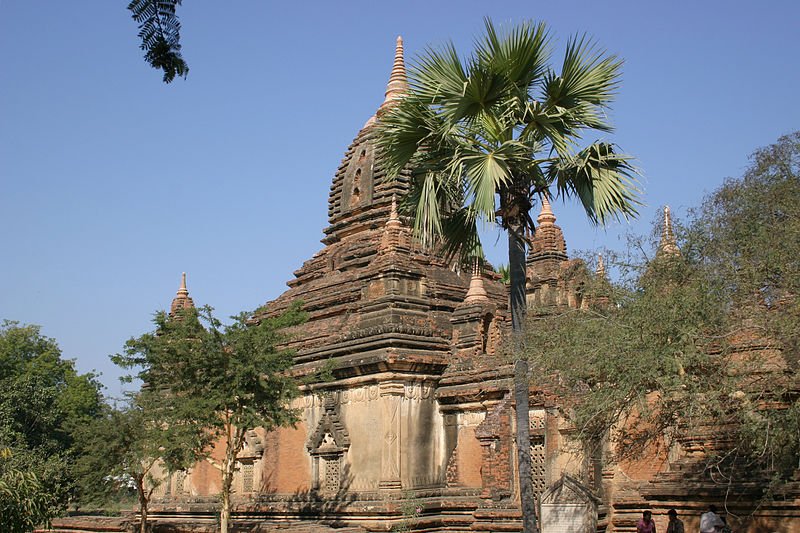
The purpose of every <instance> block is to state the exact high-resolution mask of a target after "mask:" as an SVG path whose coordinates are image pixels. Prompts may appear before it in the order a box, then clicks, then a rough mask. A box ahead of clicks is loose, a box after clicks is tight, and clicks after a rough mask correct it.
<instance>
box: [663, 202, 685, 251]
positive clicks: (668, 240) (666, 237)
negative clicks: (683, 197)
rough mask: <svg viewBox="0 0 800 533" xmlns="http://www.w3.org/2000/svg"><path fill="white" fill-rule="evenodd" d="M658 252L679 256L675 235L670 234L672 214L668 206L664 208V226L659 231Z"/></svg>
mask: <svg viewBox="0 0 800 533" xmlns="http://www.w3.org/2000/svg"><path fill="white" fill-rule="evenodd" d="M658 252H659V253H662V254H668V255H680V253H681V251H680V249H679V248H678V243H677V241H676V240H675V234H674V233H673V232H672V214H671V213H670V210H669V206H668V205H667V206H664V226H663V228H662V229H661V242H659V243H658Z"/></svg>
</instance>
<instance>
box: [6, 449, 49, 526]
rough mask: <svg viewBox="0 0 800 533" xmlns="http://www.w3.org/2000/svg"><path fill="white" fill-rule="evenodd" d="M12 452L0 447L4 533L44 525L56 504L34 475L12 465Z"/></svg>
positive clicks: (47, 522) (46, 524)
mask: <svg viewBox="0 0 800 533" xmlns="http://www.w3.org/2000/svg"><path fill="white" fill-rule="evenodd" d="M12 459H13V452H12V451H11V450H10V449H8V448H3V449H2V450H0V524H2V525H3V531H4V532H6V533H28V532H30V531H33V529H34V528H35V527H37V526H44V527H47V526H49V524H50V519H51V518H52V517H53V509H55V508H56V507H57V502H54V496H53V495H52V494H51V493H50V491H48V490H47V488H46V487H45V486H44V485H43V484H42V483H41V482H40V481H39V477H38V475H37V474H36V473H35V472H33V471H29V470H26V469H25V468H20V467H18V466H16V465H15V464H14V463H13V461H12Z"/></svg>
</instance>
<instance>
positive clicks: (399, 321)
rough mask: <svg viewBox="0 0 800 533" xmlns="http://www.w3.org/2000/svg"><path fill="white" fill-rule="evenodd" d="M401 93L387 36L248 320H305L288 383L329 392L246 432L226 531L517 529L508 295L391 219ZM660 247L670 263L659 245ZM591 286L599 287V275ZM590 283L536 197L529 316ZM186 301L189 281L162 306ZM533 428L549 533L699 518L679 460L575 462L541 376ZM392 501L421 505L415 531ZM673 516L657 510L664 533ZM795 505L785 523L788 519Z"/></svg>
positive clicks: (195, 472)
mask: <svg viewBox="0 0 800 533" xmlns="http://www.w3.org/2000/svg"><path fill="white" fill-rule="evenodd" d="M406 90H407V81H406V74H405V66H404V59H403V43H402V40H401V39H400V38H398V40H397V48H396V53H395V60H394V65H393V68H392V71H391V75H390V78H389V83H388V86H387V89H386V93H385V100H384V102H383V104H382V105H381V106H380V107H379V109H378V110H377V112H376V113H375V115H373V116H372V117H371V118H370V119H369V120H368V121H367V122H366V124H365V125H364V127H363V128H362V129H361V131H359V132H358V134H357V135H356V137H355V139H354V140H353V142H352V143H351V144H350V146H349V147H348V149H347V150H346V152H345V155H344V158H343V160H342V162H341V164H340V165H339V167H338V169H337V171H336V173H335V175H334V177H333V182H332V184H331V188H330V195H329V203H328V226H327V227H326V228H325V230H324V235H325V236H324V238H323V239H322V244H323V247H322V249H321V250H320V251H318V252H317V253H316V254H315V255H314V256H313V257H311V258H310V259H308V260H307V261H306V262H305V263H303V265H302V266H301V267H300V268H299V269H298V270H297V271H296V272H294V278H293V279H292V280H291V281H289V282H288V287H289V288H288V290H287V291H286V292H284V293H283V294H282V295H281V296H279V297H278V298H277V299H275V300H273V301H271V302H269V303H268V304H267V305H266V306H265V307H264V310H263V311H262V313H263V314H262V315H260V317H269V316H276V315H279V314H280V313H282V312H283V311H285V310H286V309H287V308H288V307H289V306H290V305H291V303H292V302H294V301H296V300H302V301H303V302H304V309H305V310H306V312H307V313H308V321H307V322H306V323H304V324H303V325H301V326H298V327H296V328H295V330H294V331H293V332H292V333H293V335H292V337H291V340H290V341H289V343H288V345H287V346H288V347H290V348H293V349H294V350H296V356H295V364H294V367H293V369H292V373H293V374H294V375H295V376H297V377H298V378H301V379H302V378H308V377H309V376H313V375H315V373H316V372H317V371H318V370H320V369H321V368H322V367H323V366H327V365H330V367H331V368H332V369H333V371H332V372H333V379H332V380H330V381H321V382H314V381H313V379H312V380H310V381H308V380H306V381H304V383H305V384H304V385H302V386H301V392H302V394H301V396H300V397H299V398H297V399H295V401H294V403H293V405H292V407H294V408H296V409H297V410H298V412H299V413H300V422H299V423H298V424H297V425H296V426H294V427H288V428H280V429H277V430H275V431H272V432H269V433H267V432H265V431H264V430H263V429H260V428H256V429H253V430H252V431H250V432H249V433H248V440H247V446H246V448H245V450H244V451H243V452H242V453H241V454H240V456H239V465H238V467H239V470H238V472H237V474H236V479H235V483H234V488H235V494H234V502H235V504H236V507H235V509H234V515H233V518H234V522H235V523H236V522H237V521H238V522H239V523H245V522H247V523H248V524H252V523H258V522H264V523H271V521H280V522H281V524H282V526H281V527H289V526H288V525H287V524H293V523H303V522H306V521H309V520H312V521H315V522H316V523H317V524H319V523H327V524H334V525H337V526H348V527H360V528H362V529H365V530H369V531H389V530H391V529H393V528H395V529H397V528H407V529H412V530H416V531H433V530H437V531H473V532H481V531H485V532H490V531H518V530H520V529H521V520H520V508H519V495H518V476H517V471H516V463H515V442H514V420H515V417H514V408H515V406H514V400H513V386H512V368H511V366H510V365H509V364H508V360H507V359H506V358H505V357H504V356H503V354H502V340H503V337H504V335H505V333H506V332H507V331H508V330H509V329H510V326H509V320H510V319H509V309H508V292H507V288H506V286H505V285H504V284H503V283H501V281H500V276H499V275H498V274H496V273H495V272H493V271H492V270H491V268H487V269H478V268H475V269H473V270H472V271H469V270H467V271H464V270H463V269H460V268H458V267H457V265H454V264H451V263H448V262H446V261H444V260H443V259H442V258H441V257H438V256H436V255H435V254H432V253H431V252H429V251H426V250H424V249H422V248H421V247H420V246H419V245H418V244H417V243H416V242H415V240H414V238H413V235H412V232H411V229H410V228H409V225H408V221H406V220H403V218H402V217H401V216H400V215H399V214H398V211H397V200H398V199H399V198H400V197H401V196H402V195H403V193H404V192H405V191H406V190H407V186H408V185H407V184H408V179H409V173H407V172H403V173H401V175H400V176H399V177H398V178H396V179H391V180H390V179H388V178H387V176H386V174H385V172H384V170H383V168H382V167H381V164H380V160H379V158H376V156H375V149H374V145H373V135H374V126H375V124H376V123H378V121H380V119H381V115H382V113H384V112H385V111H386V109H388V108H389V107H390V106H391V105H393V102H395V101H396V100H397V99H398V98H401V97H402V95H403V94H404V92H405V91H406ZM665 231H667V230H665ZM670 231H671V230H670ZM670 235H671V233H670ZM665 247H666V248H667V249H668V251H669V252H670V253H674V250H673V247H672V243H671V242H670V243H667V245H665ZM676 249H677V248H675V250H676ZM601 265H602V263H601ZM594 275H597V276H601V277H604V276H605V272H604V270H603V269H602V266H599V267H598V271H597V272H596V273H595V274H594ZM591 276H592V274H591V273H590V272H588V270H587V268H586V266H585V265H584V264H583V263H582V262H581V261H579V260H571V259H570V258H569V257H568V255H567V248H566V241H565V239H564V235H563V233H562V231H561V228H559V227H558V225H556V216H555V214H554V213H553V210H552V206H551V205H550V202H549V199H548V198H547V197H542V198H541V212H540V213H539V215H538V217H537V231H536V234H535V235H534V236H533V238H532V240H531V242H530V252H529V255H528V259H527V280H526V287H527V303H528V307H529V309H530V311H531V312H534V313H548V312H552V311H553V310H558V309H564V308H575V309H582V308H586V307H587V305H588V304H589V302H588V301H587V299H586V297H585V295H584V294H583V286H584V284H585V283H586V281H587V280H589V278H590V277H591ZM190 305H192V302H191V298H189V296H188V290H187V289H186V285H185V279H184V280H183V283H182V285H181V288H180V290H179V291H178V295H177V296H176V300H175V301H174V302H173V310H174V309H177V308H181V307H186V306H190ZM260 317H256V318H260ZM529 415H530V434H531V441H530V447H531V455H532V458H533V472H532V475H533V482H534V488H535V493H536V498H537V501H538V502H539V503H541V504H543V505H545V506H547V507H545V508H544V509H545V510H546V512H544V510H543V513H544V514H543V516H545V517H546V518H547V520H546V521H545V522H544V524H543V526H544V529H543V531H544V532H545V533H547V532H548V531H567V530H564V529H557V528H556V527H555V525H554V524H556V525H557V523H558V520H555V521H554V520H553V517H554V516H557V515H558V513H566V514H568V515H569V520H570V523H571V524H581V525H580V526H577V527H579V529H569V531H589V530H591V531H599V530H606V531H632V529H631V528H632V527H634V528H635V521H634V520H635V518H636V516H637V513H640V512H641V510H642V509H644V508H650V507H653V508H656V507H657V506H656V503H657V504H658V505H659V506H665V505H669V506H676V507H678V508H679V509H681V511H682V513H681V514H684V513H695V514H698V515H699V511H700V510H701V509H702V507H703V506H704V503H703V501H698V500H702V498H699V497H695V498H694V500H692V495H691V494H687V493H686V492H685V491H684V492H683V493H682V492H680V490H678V488H676V482H675V480H674V479H673V478H671V477H670V475H669V474H670V469H671V468H673V467H674V465H675V464H677V463H675V462H674V461H672V462H671V461H669V460H667V458H666V457H665V456H663V454H662V455H659V454H658V453H655V452H654V455H653V456H652V457H645V458H643V460H642V462H641V464H638V465H617V464H614V463H612V462H610V461H607V460H606V459H607V457H608V449H607V445H605V444H603V443H601V445H599V446H598V447H597V448H596V449H593V450H591V451H587V450H585V449H584V448H583V447H582V445H581V444H580V443H579V441H578V440H577V438H576V431H575V428H573V427H571V426H570V425H569V424H568V423H567V421H566V419H565V418H564V416H562V412H561V409H560V406H559V403H558V399H557V398H554V397H553V396H552V395H550V394H548V392H547V391H546V390H543V389H541V388H540V387H538V386H537V384H536V382H535V380H534V382H533V383H532V384H531V387H530V412H529ZM687 446H688V444H687ZM659 453H660V452H659ZM218 478H219V474H218V473H216V472H215V471H214V470H213V469H211V468H210V467H209V466H208V465H204V464H198V465H195V467H194V468H192V469H190V470H189V471H188V472H184V473H180V474H173V475H171V476H170V477H169V478H168V479H167V482H166V483H164V484H162V487H163V488H162V489H160V490H161V492H160V493H159V494H158V496H159V499H158V501H157V502H156V503H155V504H154V505H153V506H152V507H153V516H154V517H155V518H156V520H160V521H161V522H162V523H163V522H170V521H184V522H185V521H191V520H195V521H197V523H198V524H202V523H206V522H208V521H210V520H213V516H214V512H215V504H216V495H217V493H218V492H219V479H218ZM658 483H661V485H659V484H658ZM664 487H666V488H664ZM662 488H664V489H663V490H661V489H662ZM708 498H710V499H713V498H715V496H709V497H708ZM404 501H406V502H408V501H411V502H414V503H415V505H416V506H417V507H418V509H419V511H418V512H417V513H416V514H417V515H418V516H416V517H415V518H414V520H413V522H409V517H408V515H407V514H408V513H407V511H405V510H404V507H403V503H402V502H404ZM668 508H669V507H663V509H662V508H661V507H657V509H658V510H657V512H656V513H654V514H655V518H656V520H657V523H658V524H659V526H658V527H659V528H660V530H663V529H665V524H666V515H665V514H664V513H665V512H666V509H668ZM793 509H794V511H785V512H787V513H790V514H791V513H795V514H794V515H792V516H796V515H797V506H795V507H794V508H793ZM204 520H205V521H206V522H203V521H204ZM690 523H691V522H687V526H689V524H690ZM198 527H200V526H198ZM304 531H305V530H304Z"/></svg>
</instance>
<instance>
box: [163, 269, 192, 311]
mask: <svg viewBox="0 0 800 533" xmlns="http://www.w3.org/2000/svg"><path fill="white" fill-rule="evenodd" d="M191 307H194V301H192V298H191V296H189V289H187V288H186V272H184V273H182V274H181V287H180V288H179V289H178V293H177V294H176V295H175V298H173V300H172V305H171V306H170V310H169V314H170V316H175V313H176V312H177V311H178V310H180V309H189V308H191Z"/></svg>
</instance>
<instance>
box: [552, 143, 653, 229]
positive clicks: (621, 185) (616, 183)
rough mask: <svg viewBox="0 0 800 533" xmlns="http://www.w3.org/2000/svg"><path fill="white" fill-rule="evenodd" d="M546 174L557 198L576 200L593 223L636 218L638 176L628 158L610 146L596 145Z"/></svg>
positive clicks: (638, 203) (555, 165)
mask: <svg viewBox="0 0 800 533" xmlns="http://www.w3.org/2000/svg"><path fill="white" fill-rule="evenodd" d="M548 170H549V179H550V180H551V181H553V182H554V183H555V184H556V189H557V190H558V193H559V195H563V196H564V197H567V198H569V197H574V196H577V197H578V199H579V200H580V201H581V204H582V205H583V208H584V210H585V211H586V214H587V216H588V217H589V220H591V221H592V222H593V223H595V224H597V223H600V224H602V223H605V222H607V221H608V220H609V219H611V218H613V219H617V220H618V219H619V218H620V217H623V218H630V217H634V216H636V214H637V210H636V206H637V205H640V202H639V201H638V200H637V197H638V193H639V188H638V180H637V178H636V176H637V175H638V172H637V171H636V169H635V168H634V167H633V166H632V165H631V157H630V156H627V155H624V154H618V153H616V152H615V151H614V145H612V144H610V143H603V142H596V143H594V144H592V145H590V146H588V147H586V148H584V149H583V150H581V151H580V152H579V153H577V154H575V155H573V156H571V157H569V158H562V159H559V160H557V161H555V162H553V163H552V164H551V165H550V167H549V169H548Z"/></svg>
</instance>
